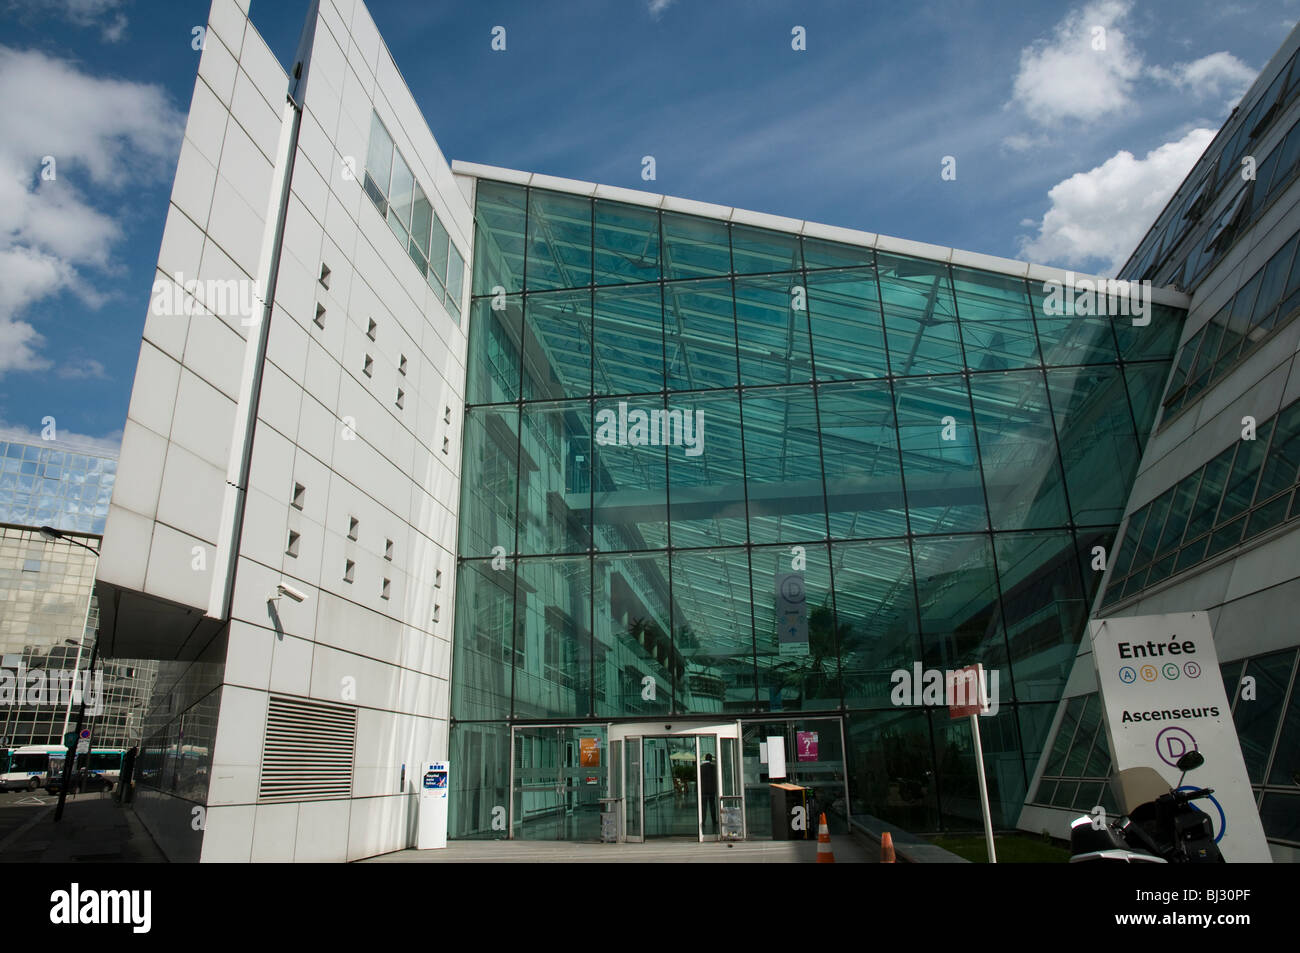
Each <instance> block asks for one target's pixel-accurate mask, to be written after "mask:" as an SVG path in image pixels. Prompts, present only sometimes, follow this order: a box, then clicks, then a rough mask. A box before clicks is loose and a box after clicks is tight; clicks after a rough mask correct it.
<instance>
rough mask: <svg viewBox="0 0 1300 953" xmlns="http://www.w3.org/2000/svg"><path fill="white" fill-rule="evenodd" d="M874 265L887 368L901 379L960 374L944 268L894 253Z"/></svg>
mask: <svg viewBox="0 0 1300 953" xmlns="http://www.w3.org/2000/svg"><path fill="white" fill-rule="evenodd" d="M876 262H877V269H878V274H879V281H880V297H881V303H882V305H883V307H884V314H885V329H886V334H887V336H888V341H889V366H890V370H891V371H892V372H893V373H894V374H895V375H897V376H900V377H907V376H913V375H918V374H935V373H942V372H943V371H959V370H962V369H963V367H964V366H965V365H964V362H963V360H962V353H961V341H960V339H959V338H958V333H957V319H956V314H955V310H954V307H953V303H952V289H951V288H950V287H949V283H948V269H947V267H946V266H945V265H943V264H940V263H938V262H930V261H922V260H920V259H917V258H903V257H900V256H897V255H877V256H876Z"/></svg>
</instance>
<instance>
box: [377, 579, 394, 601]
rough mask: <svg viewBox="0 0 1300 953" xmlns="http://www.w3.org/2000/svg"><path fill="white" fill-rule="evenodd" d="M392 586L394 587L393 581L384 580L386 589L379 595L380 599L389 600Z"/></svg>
mask: <svg viewBox="0 0 1300 953" xmlns="http://www.w3.org/2000/svg"><path fill="white" fill-rule="evenodd" d="M392 585H393V583H392V580H391V579H385V580H384V588H383V591H382V592H380V593H379V598H380V599H387V598H388V593H389V591H390V590H391V588H392Z"/></svg>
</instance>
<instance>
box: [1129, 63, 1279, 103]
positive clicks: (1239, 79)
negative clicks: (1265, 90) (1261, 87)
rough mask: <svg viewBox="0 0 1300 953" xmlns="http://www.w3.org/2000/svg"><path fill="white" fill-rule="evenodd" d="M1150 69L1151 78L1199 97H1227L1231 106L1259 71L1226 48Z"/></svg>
mask: <svg viewBox="0 0 1300 953" xmlns="http://www.w3.org/2000/svg"><path fill="white" fill-rule="evenodd" d="M1148 72H1149V73H1150V75H1151V76H1152V78H1154V79H1157V80H1159V81H1161V82H1163V83H1168V84H1169V85H1170V86H1173V87H1175V88H1177V89H1179V90H1182V91H1183V92H1187V93H1190V94H1191V95H1193V96H1195V97H1196V98H1197V99H1208V98H1211V97H1213V98H1215V99H1218V98H1225V99H1226V100H1227V105H1228V107H1229V108H1231V106H1232V104H1233V103H1235V102H1236V101H1237V100H1238V99H1240V98H1241V94H1242V93H1244V92H1245V91H1246V90H1247V89H1249V88H1250V84H1251V83H1253V82H1254V81H1255V76H1256V75H1257V71H1256V70H1253V69H1251V68H1250V67H1249V66H1247V65H1246V64H1245V63H1243V62H1242V61H1241V60H1239V59H1237V57H1235V56H1233V55H1232V54H1231V53H1228V52H1225V51H1220V52H1218V53H1210V54H1209V55H1207V56H1202V57H1201V58H1200V59H1199V60H1192V61H1191V62H1190V63H1175V64H1174V65H1173V66H1171V67H1168V68H1166V67H1163V66H1153V67H1151V68H1150V70H1148Z"/></svg>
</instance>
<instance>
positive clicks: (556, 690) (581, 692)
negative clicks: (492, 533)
mask: <svg viewBox="0 0 1300 953" xmlns="http://www.w3.org/2000/svg"><path fill="white" fill-rule="evenodd" d="M518 573H519V583H518V586H517V588H516V596H515V646H514V657H515V673H514V677H515V703H514V716H515V717H516V718H571V717H586V716H587V715H589V714H590V712H591V560H590V559H589V558H588V557H586V556H563V557H555V556H546V557H541V558H536V559H521V560H519V566H518Z"/></svg>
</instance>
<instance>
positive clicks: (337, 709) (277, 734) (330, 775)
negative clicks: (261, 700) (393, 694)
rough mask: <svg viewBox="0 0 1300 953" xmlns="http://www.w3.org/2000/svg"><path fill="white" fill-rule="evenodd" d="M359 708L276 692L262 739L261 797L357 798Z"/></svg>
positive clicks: (258, 793) (269, 707)
mask: <svg viewBox="0 0 1300 953" xmlns="http://www.w3.org/2000/svg"><path fill="white" fill-rule="evenodd" d="M356 741H357V710H356V709H355V708H350V707H348V706H347V705H330V704H327V703H325V702H319V701H313V700H310V699H306V698H288V697H286V696H283V695H272V696H271V699H270V704H269V705H268V707H267V712H266V736H265V738H264V740H263V742H262V780H261V784H260V786H259V788H258V792H257V796H258V800H260V801H321V800H328V799H330V798H346V797H351V796H352V765H353V761H354V757H355V753H356Z"/></svg>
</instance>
